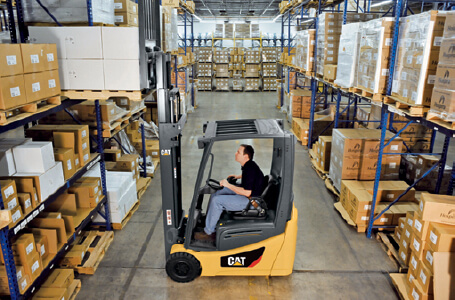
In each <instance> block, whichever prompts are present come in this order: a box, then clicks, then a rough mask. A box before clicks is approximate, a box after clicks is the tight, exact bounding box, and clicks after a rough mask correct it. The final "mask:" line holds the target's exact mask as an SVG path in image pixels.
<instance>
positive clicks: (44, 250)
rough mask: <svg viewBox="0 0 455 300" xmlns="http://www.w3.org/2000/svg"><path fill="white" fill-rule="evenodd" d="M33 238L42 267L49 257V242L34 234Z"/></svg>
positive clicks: (45, 237)
mask: <svg viewBox="0 0 455 300" xmlns="http://www.w3.org/2000/svg"><path fill="white" fill-rule="evenodd" d="M33 237H34V238H35V245H36V251H38V253H39V255H40V257H41V260H42V261H43V265H46V264H45V259H46V258H47V257H48V256H49V242H48V239H47V236H45V235H39V234H36V233H34V234H33Z"/></svg>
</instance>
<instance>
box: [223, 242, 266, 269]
mask: <svg viewBox="0 0 455 300" xmlns="http://www.w3.org/2000/svg"><path fill="white" fill-rule="evenodd" d="M264 251H265V247H261V248H259V249H256V250H252V251H247V252H242V253H237V254H233V255H228V256H222V257H221V267H223V268H253V267H254V266H256V265H257V264H258V263H259V262H260V261H261V259H262V254H264Z"/></svg>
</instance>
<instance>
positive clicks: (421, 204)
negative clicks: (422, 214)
mask: <svg viewBox="0 0 455 300" xmlns="http://www.w3.org/2000/svg"><path fill="white" fill-rule="evenodd" d="M419 208H420V211H423V202H422V201H421V202H420V205H419Z"/></svg>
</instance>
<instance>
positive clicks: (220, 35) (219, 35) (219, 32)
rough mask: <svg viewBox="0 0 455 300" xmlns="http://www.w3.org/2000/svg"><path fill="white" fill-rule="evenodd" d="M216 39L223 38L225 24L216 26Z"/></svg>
mask: <svg viewBox="0 0 455 300" xmlns="http://www.w3.org/2000/svg"><path fill="white" fill-rule="evenodd" d="M213 37H214V38H223V24H216V25H215V34H214V35H213Z"/></svg>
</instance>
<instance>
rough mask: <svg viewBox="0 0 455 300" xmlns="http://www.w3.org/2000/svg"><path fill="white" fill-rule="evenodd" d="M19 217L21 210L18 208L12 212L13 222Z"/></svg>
mask: <svg viewBox="0 0 455 300" xmlns="http://www.w3.org/2000/svg"><path fill="white" fill-rule="evenodd" d="M20 218H21V211H20V210H18V211H16V212H15V213H14V214H13V222H14V223H16V222H17V221H18V220H19V219H20Z"/></svg>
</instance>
